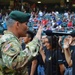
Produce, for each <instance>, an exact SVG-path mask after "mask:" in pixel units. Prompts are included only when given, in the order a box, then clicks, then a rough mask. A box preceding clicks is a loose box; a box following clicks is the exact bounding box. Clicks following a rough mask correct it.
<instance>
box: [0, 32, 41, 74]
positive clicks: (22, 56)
mask: <svg viewBox="0 0 75 75" xmlns="http://www.w3.org/2000/svg"><path fill="white" fill-rule="evenodd" d="M39 47H40V42H39V40H38V39H37V38H34V39H33V41H32V42H30V43H28V44H27V45H26V49H25V50H22V47H21V45H20V42H19V40H18V38H17V37H16V36H14V35H13V33H12V32H9V31H6V32H5V33H4V35H3V36H2V37H1V39H0V48H1V59H0V75H25V69H26V65H27V63H28V62H29V61H31V59H32V58H33V57H35V56H36V55H37V54H38V50H39ZM1 73H2V74H1ZM22 73H23V74H22Z"/></svg>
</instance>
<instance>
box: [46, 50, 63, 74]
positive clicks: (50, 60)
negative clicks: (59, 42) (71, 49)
mask: <svg viewBox="0 0 75 75" xmlns="http://www.w3.org/2000/svg"><path fill="white" fill-rule="evenodd" d="M45 55H46V60H45V69H46V70H45V71H46V75H61V74H60V68H59V65H60V64H64V63H63V57H62V54H61V51H60V50H54V51H51V50H47V49H46V50H45Z"/></svg>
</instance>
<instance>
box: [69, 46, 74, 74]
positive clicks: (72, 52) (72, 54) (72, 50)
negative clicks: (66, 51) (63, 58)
mask: <svg viewBox="0 0 75 75" xmlns="http://www.w3.org/2000/svg"><path fill="white" fill-rule="evenodd" d="M70 50H71V56H72V63H73V64H72V68H73V69H72V75H75V46H70Z"/></svg>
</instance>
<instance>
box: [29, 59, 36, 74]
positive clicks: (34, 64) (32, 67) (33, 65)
mask: <svg viewBox="0 0 75 75" xmlns="http://www.w3.org/2000/svg"><path fill="white" fill-rule="evenodd" d="M36 66H37V60H33V61H32V66H31V72H30V75H34V73H35V70H36Z"/></svg>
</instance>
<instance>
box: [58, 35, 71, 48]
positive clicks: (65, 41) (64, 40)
mask: <svg viewBox="0 0 75 75" xmlns="http://www.w3.org/2000/svg"><path fill="white" fill-rule="evenodd" d="M59 42H60V45H61V47H62V48H63V49H64V48H69V45H70V44H71V42H72V37H71V36H62V37H60V39H59Z"/></svg>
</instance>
